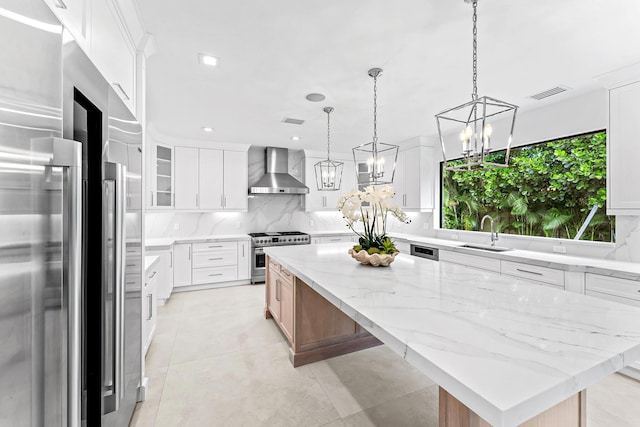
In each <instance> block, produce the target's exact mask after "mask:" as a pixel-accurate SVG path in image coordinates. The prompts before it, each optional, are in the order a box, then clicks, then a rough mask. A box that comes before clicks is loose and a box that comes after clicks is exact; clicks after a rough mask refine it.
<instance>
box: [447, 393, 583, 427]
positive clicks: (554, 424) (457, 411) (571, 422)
mask: <svg viewBox="0 0 640 427" xmlns="http://www.w3.org/2000/svg"><path fill="white" fill-rule="evenodd" d="M439 398H440V405H439V406H440V415H439V419H440V422H439V426H440V427H491V424H489V423H488V422H486V421H485V420H484V419H482V418H480V416H478V415H477V414H476V413H475V412H473V411H472V410H471V409H469V408H468V407H467V406H465V405H464V404H463V403H462V402H460V401H459V400H458V399H456V398H455V397H453V396H452V395H450V394H449V393H447V391H446V390H445V389H443V388H442V387H440V395H439ZM586 398H587V392H586V390H582V391H581V392H579V393H578V394H574V395H573V396H571V397H570V398H568V399H567V400H565V401H563V402H560V403H558V404H557V405H555V406H553V407H551V408H549V409H547V410H546V411H544V412H543V413H541V414H539V415H536V416H535V417H533V418H531V419H529V420H528V421H525V422H524V423H522V424H520V425H519V426H518V427H585V426H586V425H587V416H586V407H587V402H586Z"/></svg>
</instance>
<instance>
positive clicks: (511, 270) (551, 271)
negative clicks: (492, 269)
mask: <svg viewBox="0 0 640 427" xmlns="http://www.w3.org/2000/svg"><path fill="white" fill-rule="evenodd" d="M500 265H501V270H500V272H501V273H502V274H506V275H509V276H515V277H520V278H523V279H527V280H534V281H536V282H539V283H541V284H543V285H549V286H552V287H554V288H560V289H564V270H558V269H555V268H549V267H540V266H537V265H531V264H523V263H519V262H512V261H504V260H502V261H501V262H500Z"/></svg>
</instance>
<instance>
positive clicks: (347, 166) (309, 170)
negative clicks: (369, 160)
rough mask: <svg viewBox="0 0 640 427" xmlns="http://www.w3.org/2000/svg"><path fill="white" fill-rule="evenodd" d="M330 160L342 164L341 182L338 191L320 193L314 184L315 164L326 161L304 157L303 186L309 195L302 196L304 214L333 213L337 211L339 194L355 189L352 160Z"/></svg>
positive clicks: (340, 158) (319, 158)
mask: <svg viewBox="0 0 640 427" xmlns="http://www.w3.org/2000/svg"><path fill="white" fill-rule="evenodd" d="M331 158H332V160H336V161H340V162H343V163H344V165H343V167H342V181H341V183H340V190H336V191H321V190H318V185H317V182H316V171H315V164H316V163H318V162H319V161H321V160H326V159H327V158H326V157H324V158H322V157H311V156H307V155H305V158H304V184H305V185H306V186H307V187H309V193H308V194H306V195H305V196H304V210H305V211H306V212H316V211H335V210H337V209H338V208H337V204H338V198H339V197H340V195H341V194H344V193H346V192H347V191H349V190H353V189H356V188H357V186H356V173H355V169H354V166H353V160H346V159H343V156H340V157H339V158H334V157H333V156H331Z"/></svg>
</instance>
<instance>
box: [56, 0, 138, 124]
mask: <svg viewBox="0 0 640 427" xmlns="http://www.w3.org/2000/svg"><path fill="white" fill-rule="evenodd" d="M44 1H45V3H46V4H47V5H48V6H49V8H50V9H51V10H52V11H53V13H55V15H56V16H57V17H58V19H59V20H60V22H61V23H62V25H64V26H65V28H66V29H67V30H68V31H69V33H70V34H71V35H72V36H73V38H74V39H75V40H76V42H77V43H78V45H79V46H80V48H82V50H84V52H85V53H86V54H87V56H88V57H89V58H90V59H91V61H92V62H93V63H94V65H95V66H96V68H97V69H98V70H99V71H100V73H102V75H103V76H104V78H105V79H106V80H107V82H109V84H111V86H112V87H113V89H114V90H115V92H116V93H117V94H118V96H119V97H120V98H121V99H122V100H123V101H124V103H125V105H126V106H127V107H128V108H129V110H130V111H131V112H132V113H133V114H134V116H136V115H137V114H136V51H137V49H136V47H137V46H139V45H141V44H142V42H143V40H144V38H145V37H147V35H146V31H145V29H144V26H143V25H142V22H141V21H140V18H139V17H138V16H137V13H136V12H135V7H132V6H131V2H130V1H128V2H119V1H117V0H64V5H65V6H66V7H60V3H59V2H57V1H55V0H44ZM122 5H125V6H126V7H124V8H123V7H122Z"/></svg>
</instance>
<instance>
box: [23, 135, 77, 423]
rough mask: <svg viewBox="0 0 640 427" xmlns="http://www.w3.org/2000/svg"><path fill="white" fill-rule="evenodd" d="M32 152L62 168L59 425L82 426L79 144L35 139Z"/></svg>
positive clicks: (68, 141)
mask: <svg viewBox="0 0 640 427" xmlns="http://www.w3.org/2000/svg"><path fill="white" fill-rule="evenodd" d="M31 150H32V151H34V152H40V153H52V156H51V158H50V159H49V163H48V164H46V165H45V170H46V169H47V168H51V170H52V169H53V168H61V169H62V171H63V172H62V206H63V207H62V227H63V230H62V231H63V232H62V235H63V238H62V267H63V268H62V292H63V301H62V308H63V311H66V325H65V326H66V327H65V329H66V336H64V339H65V340H66V346H65V347H66V348H65V350H66V355H65V356H66V363H65V364H64V368H63V369H64V370H65V371H66V372H65V374H64V375H66V377H67V381H66V382H67V383H66V385H64V386H63V388H62V390H63V391H62V392H63V393H64V394H65V396H64V397H63V398H62V401H63V402H65V403H66V411H65V412H63V413H62V414H60V416H61V418H60V419H61V425H64V426H68V427H80V425H81V400H82V391H81V387H82V381H81V369H82V368H81V357H80V354H81V347H82V338H81V335H82V145H81V144H80V143H79V142H77V141H71V140H66V139H61V138H55V137H45V138H34V139H32V140H31Z"/></svg>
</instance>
